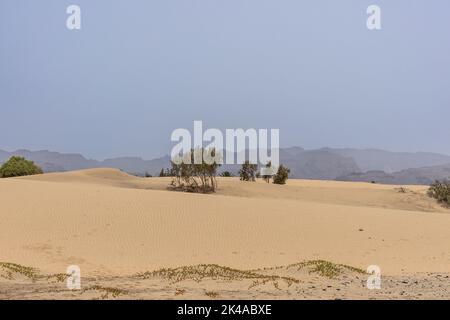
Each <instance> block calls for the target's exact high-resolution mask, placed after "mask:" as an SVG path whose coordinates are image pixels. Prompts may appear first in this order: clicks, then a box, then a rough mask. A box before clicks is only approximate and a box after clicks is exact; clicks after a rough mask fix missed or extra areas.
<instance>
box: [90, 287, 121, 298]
mask: <svg viewBox="0 0 450 320" xmlns="http://www.w3.org/2000/svg"><path fill="white" fill-rule="evenodd" d="M86 291H100V292H102V295H101V299H108V298H109V296H110V295H111V296H112V297H113V298H117V297H119V296H121V295H125V294H127V293H128V291H126V290H123V289H119V288H112V287H104V286H100V285H93V286H90V287H87V288H84V289H83V290H82V292H83V293H84V292H86Z"/></svg>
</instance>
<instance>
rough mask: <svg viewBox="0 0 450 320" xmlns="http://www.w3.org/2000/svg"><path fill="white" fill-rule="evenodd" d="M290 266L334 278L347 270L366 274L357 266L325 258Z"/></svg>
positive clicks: (290, 266)
mask: <svg viewBox="0 0 450 320" xmlns="http://www.w3.org/2000/svg"><path fill="white" fill-rule="evenodd" d="M288 268H297V270H301V269H303V268H307V269H308V270H309V273H316V274H319V275H320V276H322V277H325V278H330V279H334V278H336V277H337V276H339V275H341V274H343V273H344V271H345V270H348V271H352V272H356V273H360V274H365V273H366V272H365V271H364V270H362V269H359V268H355V267H352V266H347V265H344V264H337V263H333V262H329V261H325V260H309V261H304V262H300V263H296V264H292V265H289V266H288Z"/></svg>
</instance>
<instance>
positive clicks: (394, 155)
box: [0, 147, 450, 184]
mask: <svg viewBox="0 0 450 320" xmlns="http://www.w3.org/2000/svg"><path fill="white" fill-rule="evenodd" d="M13 155H17V156H22V157H25V158H27V159H30V160H32V161H34V162H35V163H37V164H38V165H39V166H40V167H41V168H42V169H43V170H44V172H59V171H70V170H79V169H87V168H99V167H111V168H117V169H121V170H123V171H125V172H128V173H130V174H135V175H144V174H146V173H148V174H151V175H157V174H158V173H159V172H160V171H161V169H162V168H168V167H169V166H170V157H169V156H168V155H166V156H163V157H160V158H155V159H152V160H144V159H142V158H139V157H119V158H112V159H106V160H103V161H98V160H93V159H87V158H85V157H84V156H82V155H80V154H76V153H59V152H53V151H47V150H41V151H29V150H23V149H22V150H16V151H12V152H8V151H3V150H0V163H3V162H5V161H6V160H7V159H9V158H10V157H11V156H13ZM280 162H281V163H282V164H284V165H286V166H287V167H289V168H290V170H291V174H290V176H291V177H292V178H303V179H324V180H325V179H326V180H342V181H367V182H379V183H389V184H429V183H431V182H433V181H434V180H436V179H446V178H450V156H448V155H444V154H439V153H428V152H417V153H410V152H391V151H385V150H380V149H351V148H321V149H315V150H306V149H303V148H301V147H289V148H282V149H280ZM220 170H221V171H224V170H228V171H230V172H232V173H233V174H237V172H238V170H239V166H238V165H224V166H222V168H221V169H220Z"/></svg>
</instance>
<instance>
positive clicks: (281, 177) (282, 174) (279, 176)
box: [273, 165, 291, 184]
mask: <svg viewBox="0 0 450 320" xmlns="http://www.w3.org/2000/svg"><path fill="white" fill-rule="evenodd" d="M290 172H291V170H289V168H287V167H285V166H283V165H280V166H279V167H278V171H277V173H276V174H275V175H274V176H273V183H275V184H286V180H287V179H288V177H289V173H290Z"/></svg>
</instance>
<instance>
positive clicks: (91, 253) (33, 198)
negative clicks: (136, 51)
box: [0, 169, 450, 299]
mask: <svg viewBox="0 0 450 320" xmlns="http://www.w3.org/2000/svg"><path fill="white" fill-rule="evenodd" d="M169 182H170V178H138V177H134V176H130V175H127V174H125V173H122V172H120V171H118V170H114V169H89V170H83V171H76V172H67V173H54V174H44V175H37V176H31V177H22V178H9V179H1V180H0V299H54V298H57V299H99V298H100V299H101V298H122V299H128V298H131V299H140V298H149V299H178V298H182V299H191V298H204V299H213V298H222V299H231V298H236V299H253V298H260V299H313V298H316V299H317V298H318V299H352V298H354V299H361V298H362V299H372V298H388V299H421V298H422V299H424V298H439V299H450V277H449V276H450V209H446V208H443V207H442V206H441V205H439V204H437V203H436V202H435V201H434V200H432V199H430V198H429V197H428V196H427V195H426V190H427V187H426V186H391V185H389V186H388V185H379V184H370V183H353V182H336V181H314V180H288V183H287V185H274V184H267V183H265V182H263V181H257V182H255V183H253V182H241V181H239V180H238V178H219V181H218V182H219V189H218V192H217V193H216V194H191V193H182V192H175V191H169V190H167V189H166V188H167V185H168V184H169ZM69 265H78V266H79V267H80V268H81V276H82V289H81V290H78V291H70V290H68V289H67V288H66V285H65V272H66V268H67V267H68V266H69ZM369 265H378V266H379V267H380V268H381V272H382V284H381V289H379V290H368V289H367V288H366V280H367V277H368V275H367V274H366V273H365V270H366V268H367V267H368V266H369Z"/></svg>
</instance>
